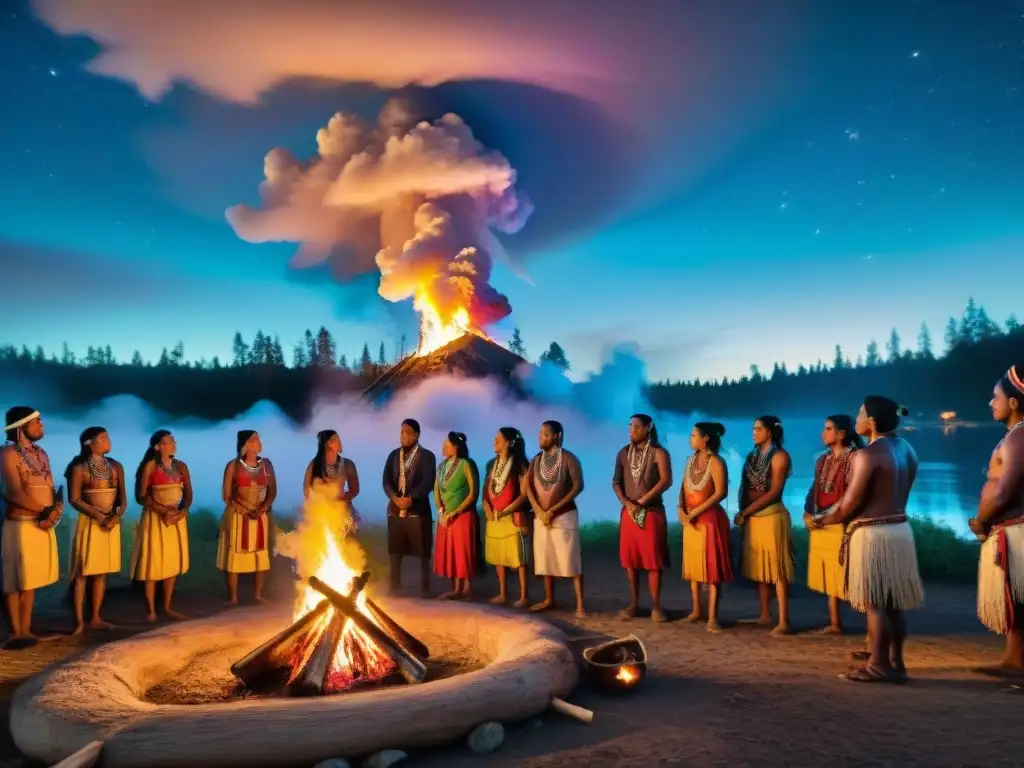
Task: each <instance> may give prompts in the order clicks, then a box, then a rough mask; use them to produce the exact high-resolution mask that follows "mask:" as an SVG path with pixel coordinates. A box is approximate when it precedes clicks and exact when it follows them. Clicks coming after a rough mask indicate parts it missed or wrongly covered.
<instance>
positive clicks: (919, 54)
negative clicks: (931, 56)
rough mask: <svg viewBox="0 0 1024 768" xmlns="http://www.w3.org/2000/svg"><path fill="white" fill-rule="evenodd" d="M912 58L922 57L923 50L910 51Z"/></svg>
mask: <svg viewBox="0 0 1024 768" xmlns="http://www.w3.org/2000/svg"><path fill="white" fill-rule="evenodd" d="M910 58H912V59H919V58H921V52H920V51H911V52H910Z"/></svg>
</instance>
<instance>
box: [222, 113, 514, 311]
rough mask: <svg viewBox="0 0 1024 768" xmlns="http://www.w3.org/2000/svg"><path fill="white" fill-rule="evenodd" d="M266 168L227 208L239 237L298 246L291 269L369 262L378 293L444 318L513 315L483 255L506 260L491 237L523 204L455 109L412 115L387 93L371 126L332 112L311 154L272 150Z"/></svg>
mask: <svg viewBox="0 0 1024 768" xmlns="http://www.w3.org/2000/svg"><path fill="white" fill-rule="evenodd" d="M264 175H265V180H264V181H263V183H262V184H261V185H260V196H261V198H262V201H263V204H262V206H261V207H259V208H252V207H249V206H245V205H237V206H234V207H232V208H229V209H228V211H227V219H228V221H229V222H230V223H231V226H232V227H234V230H235V232H236V233H237V234H238V236H239V237H241V238H242V239H244V240H247V241H249V242H253V243H262V242H272V241H281V242H294V243H298V244H299V248H298V250H297V252H296V254H295V257H294V258H293V259H292V265H293V266H294V267H297V268H304V267H310V266H314V265H318V264H322V263H324V262H327V263H329V264H330V266H331V271H332V273H334V274H335V275H336V276H338V277H339V278H341V279H345V278H346V277H350V276H352V275H357V274H362V273H365V272H367V271H371V270H373V269H374V268H375V267H376V269H379V270H380V275H381V281H380V288H379V293H380V295H381V296H382V297H384V298H385V299H387V300H388V301H404V300H406V299H416V300H418V301H419V302H421V303H422V301H423V300H424V299H428V300H429V301H430V302H431V303H432V304H433V306H434V309H435V310H436V311H437V312H438V314H439V315H440V319H441V321H442V322H444V323H449V322H451V320H452V318H453V316H454V313H455V311H456V310H457V309H459V308H464V309H466V310H467V311H468V312H469V316H470V321H471V322H472V324H473V325H474V326H475V327H479V328H483V327H485V326H487V325H490V324H491V323H494V322H496V321H498V320H500V319H502V318H504V317H506V316H507V315H508V314H509V313H510V312H511V311H512V308H511V307H510V306H509V303H508V299H507V298H506V297H505V296H504V295H503V294H501V293H500V292H499V291H498V290H496V289H495V288H494V287H493V286H492V285H491V284H490V277H491V264H492V257H494V256H499V257H506V254H505V252H504V249H503V248H502V247H501V244H500V242H499V241H498V239H497V237H496V236H495V234H494V232H495V231H497V232H502V233H506V234H512V233H515V232H518V231H519V230H520V229H521V228H522V227H523V226H524V225H525V224H526V221H527V219H528V218H529V216H530V214H531V212H532V211H533V206H532V205H531V203H530V201H529V200H528V199H527V198H526V197H525V196H524V195H523V194H522V193H520V192H517V191H516V188H515V182H516V172H515V169H513V168H512V166H511V165H510V163H509V162H508V160H507V159H505V158H504V157H503V156H502V155H501V154H499V153H497V152H489V151H487V149H486V148H485V147H484V146H483V144H481V143H480V142H479V141H477V140H476V139H475V138H474V137H473V132H472V131H471V130H470V129H469V127H468V126H467V125H466V124H465V123H464V122H463V121H462V119H461V118H459V117H458V116H457V115H452V114H448V115H444V116H443V117H441V118H440V119H438V120H436V121H434V122H433V123H431V122H426V121H422V122H417V121H416V120H415V119H414V117H413V113H412V111H411V110H410V108H409V107H408V105H407V104H406V103H405V102H403V101H401V100H397V99H393V100H391V101H389V102H388V103H387V104H386V105H385V106H384V108H383V109H382V110H381V112H380V115H379V116H378V118H377V122H376V124H375V125H373V126H370V125H367V124H366V123H365V122H364V121H363V120H362V119H361V118H360V117H358V116H356V115H348V114H343V113H340V112H339V113H338V114H336V115H334V117H332V118H331V119H330V121H329V122H328V123H327V126H326V127H324V128H322V129H320V131H319V132H318V133H317V154H316V156H315V157H313V158H312V159H311V160H309V161H308V162H302V161H300V160H297V159H296V158H295V157H294V156H293V155H292V154H291V153H290V152H289V151H288V150H286V149H282V148H276V149H273V150H271V151H270V152H269V153H268V154H267V157H266V160H265V162H264Z"/></svg>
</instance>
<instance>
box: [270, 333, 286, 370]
mask: <svg viewBox="0 0 1024 768" xmlns="http://www.w3.org/2000/svg"><path fill="white" fill-rule="evenodd" d="M270 363H271V365H275V366H277V367H278V368H284V349H282V347H281V337H280V336H274V341H273V342H272V343H271V345H270Z"/></svg>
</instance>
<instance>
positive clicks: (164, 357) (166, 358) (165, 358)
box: [157, 347, 171, 368]
mask: <svg viewBox="0 0 1024 768" xmlns="http://www.w3.org/2000/svg"><path fill="white" fill-rule="evenodd" d="M170 364H171V357H170V355H168V354H167V347H164V348H163V349H162V350H160V360H159V361H158V362H157V365H158V366H159V367H160V368H166V367H167V366H169V365H170Z"/></svg>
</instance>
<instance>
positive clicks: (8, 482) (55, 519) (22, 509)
mask: <svg viewBox="0 0 1024 768" xmlns="http://www.w3.org/2000/svg"><path fill="white" fill-rule="evenodd" d="M4 424H5V426H4V435H5V436H6V438H7V442H6V443H4V445H3V447H0V470H2V478H3V488H2V489H0V490H2V497H3V502H4V524H3V534H2V536H0V550H2V554H0V558H2V561H3V588H4V602H5V605H6V608H7V615H8V616H9V618H10V622H11V637H10V638H9V640H8V641H7V643H6V645H5V647H6V648H9V649H12V650H13V649H21V648H27V647H29V646H31V645H34V644H35V643H37V642H38V641H40V640H49V639H53V638H51V637H40V636H38V635H35V634H33V632H32V609H33V607H34V605H35V594H36V590H37V589H40V588H41V587H47V586H49V585H50V584H53V583H55V582H56V581H57V580H58V579H59V578H60V562H59V559H58V555H57V536H56V534H54V531H53V527H54V526H55V525H57V523H59V522H60V519H61V516H62V515H63V514H64V500H63V494H62V493H61V492H60V491H57V490H55V489H54V487H53V472H52V471H51V469H50V457H49V456H47V455H46V451H44V450H43V449H42V448H40V447H39V441H40V440H42V439H43V435H44V434H45V428H44V427H43V419H42V416H40V414H39V411H37V410H36V409H34V408H30V407H28V406H26V405H16V406H14V407H13V408H11V409H10V410H8V411H7V414H6V418H5V420H4Z"/></svg>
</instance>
